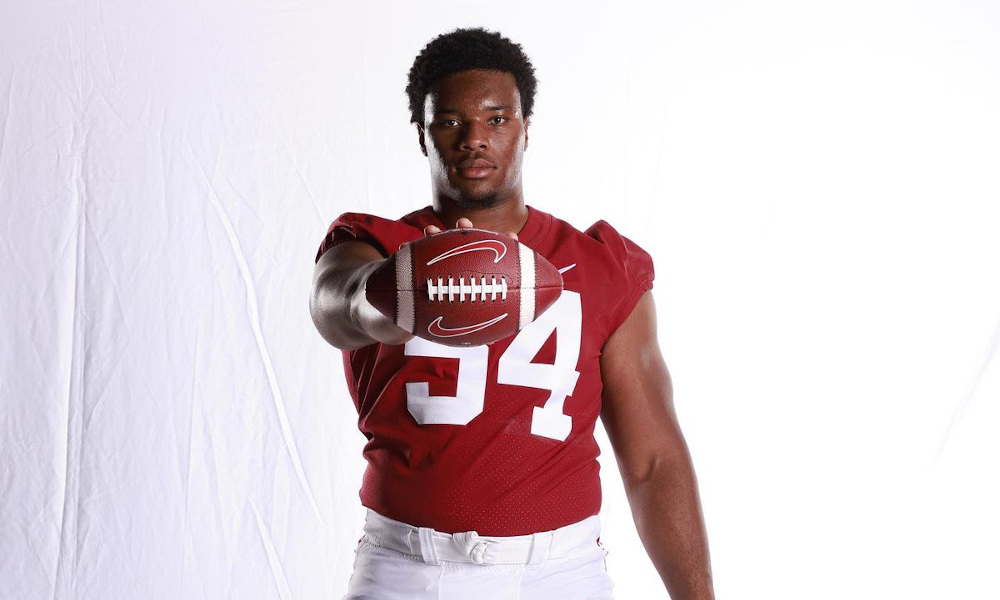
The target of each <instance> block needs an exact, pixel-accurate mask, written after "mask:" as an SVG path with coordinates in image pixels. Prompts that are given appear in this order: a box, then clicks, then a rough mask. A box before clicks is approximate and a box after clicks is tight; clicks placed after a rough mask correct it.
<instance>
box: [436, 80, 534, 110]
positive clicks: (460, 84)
mask: <svg viewBox="0 0 1000 600" xmlns="http://www.w3.org/2000/svg"><path fill="white" fill-rule="evenodd" d="M488 106H508V107H511V108H512V109H513V110H515V111H517V112H518V113H520V112H521V94H520V93H518V89H517V81H516V80H515V79H514V76H513V75H512V74H510V73H507V72H504V71H486V70H481V69H475V70H472V71H462V72H460V73H454V74H452V75H448V76H447V77H442V78H441V79H439V80H438V81H436V82H435V83H434V85H432V86H431V88H430V90H428V92H427V97H426V98H425V99H424V112H425V113H427V112H428V111H429V112H430V114H434V113H435V112H441V111H444V110H457V111H461V110H476V109H483V108H486V107H488Z"/></svg>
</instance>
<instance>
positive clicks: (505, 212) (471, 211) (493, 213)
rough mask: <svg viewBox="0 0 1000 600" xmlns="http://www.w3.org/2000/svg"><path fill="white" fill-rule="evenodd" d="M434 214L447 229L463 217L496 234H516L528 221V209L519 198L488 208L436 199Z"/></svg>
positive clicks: (502, 201)
mask: <svg viewBox="0 0 1000 600" xmlns="http://www.w3.org/2000/svg"><path fill="white" fill-rule="evenodd" d="M434 213H435V214H436V215H437V217H438V218H439V219H441V223H443V224H444V225H445V227H448V228H452V227H454V226H455V222H456V221H458V220H459V219H461V218H462V217H465V218H466V219H468V220H470V221H472V224H473V226H475V227H478V228H479V229H488V230H490V231H495V232H497V233H517V232H519V231H521V228H522V227H524V224H525V222H526V221H527V220H528V207H526V206H525V205H524V198H522V197H521V196H515V197H513V198H510V199H507V200H501V201H500V202H497V203H496V204H495V205H493V206H491V207H489V208H472V207H466V206H459V205H457V204H456V203H455V202H454V201H453V200H451V199H449V198H441V197H437V198H435V199H434Z"/></svg>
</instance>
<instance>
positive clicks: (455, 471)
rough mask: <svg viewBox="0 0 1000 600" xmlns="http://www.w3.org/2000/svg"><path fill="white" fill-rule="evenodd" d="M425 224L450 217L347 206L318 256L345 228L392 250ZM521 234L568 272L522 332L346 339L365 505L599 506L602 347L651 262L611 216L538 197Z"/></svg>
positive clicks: (446, 522)
mask: <svg viewBox="0 0 1000 600" xmlns="http://www.w3.org/2000/svg"><path fill="white" fill-rule="evenodd" d="M426 225H436V226H438V227H440V228H442V229H445V227H444V225H443V224H442V223H441V222H440V220H439V219H438V218H437V216H436V215H435V213H434V212H433V210H431V208H430V207H425V208H423V209H421V210H418V211H415V212H413V213H410V214H408V215H406V216H405V217H403V218H401V219H399V220H398V221H391V220H387V219H382V218H380V217H375V216H372V215H366V214H359V213H345V214H343V215H341V216H340V217H339V218H338V219H337V220H336V221H334V222H333V223H332V224H331V225H330V228H329V231H328V233H327V235H326V238H325V239H324V240H323V242H322V244H321V245H320V248H319V252H318V253H317V255H316V260H317V261H318V260H319V257H320V256H321V255H322V254H323V252H325V251H326V250H328V249H329V248H331V247H332V246H334V245H336V244H337V243H340V242H343V241H348V240H359V241H363V242H367V243H369V244H371V245H373V246H375V247H376V248H377V249H379V251H380V252H382V254H383V255H384V256H387V257H388V256H389V255H390V254H393V253H395V252H396V250H398V248H399V246H400V245H401V244H403V243H406V242H410V241H413V240H417V239H420V238H421V237H423V228H424V227H425V226H426ZM518 238H519V240H520V242H521V243H523V244H526V245H527V246H529V247H531V248H533V249H534V250H536V251H537V252H538V253H539V254H541V255H542V256H544V257H545V258H547V259H548V260H549V262H551V263H552V264H553V265H555V266H556V268H558V269H560V270H561V271H562V273H563V281H564V291H563V293H562V295H561V296H560V297H559V299H558V300H557V301H556V302H555V304H553V305H552V306H551V307H549V309H548V310H546V311H545V312H544V313H543V314H542V315H541V316H539V318H538V319H536V320H535V321H534V322H532V323H531V324H529V325H528V326H526V327H525V328H524V329H522V330H521V331H520V332H518V333H516V334H514V335H512V336H510V337H508V338H506V339H503V340H500V341H497V342H494V343H493V344H490V345H483V346H473V347H465V348H454V347H449V346H444V345H441V344H437V343H434V342H430V341H427V340H424V339H422V338H413V339H412V340H411V341H409V342H407V343H406V344H403V345H395V346H391V345H384V344H377V343H376V344H372V345H369V346H366V347H363V348H360V349H357V350H351V351H344V353H343V359H344V371H345V374H346V378H347V385H348V388H349V390H350V393H351V396H352V398H353V399H354V403H355V406H356V407H357V409H358V417H359V419H358V428H359V429H360V430H361V432H362V433H363V434H364V435H365V437H366V438H367V439H368V442H367V444H366V445H365V448H364V456H365V458H366V459H367V461H368V467H367V470H366V472H365V475H364V479H363V482H362V486H361V502H362V504H363V505H364V506H367V507H368V508H371V509H372V510H374V511H376V512H378V513H380V514H382V515H384V516H387V517H389V518H391V519H395V520H397V521H403V522H406V523H409V524H411V525H414V526H418V527H431V528H434V529H436V530H438V531H442V532H446V533H454V532H457V531H473V530H474V531H477V532H479V534H480V535H492V536H512V535H525V534H530V533H535V532H540V531H548V530H552V529H556V528H557V527H562V526H564V525H568V524H570V523H574V522H577V521H580V520H582V519H585V518H586V517H588V516H590V515H594V514H597V513H598V512H599V510H600V507H601V484H600V476H599V470H600V466H599V464H598V462H597V456H598V454H599V453H600V450H599V448H598V445H597V442H596V440H595V439H594V427H595V425H596V422H597V418H598V416H599V414H600V410H601V372H600V364H599V359H600V355H601V348H602V347H603V346H604V343H605V341H606V340H607V339H608V337H609V336H610V335H611V334H612V333H613V332H614V331H615V329H616V328H617V327H618V326H619V325H620V324H621V323H622V322H623V321H624V320H625V318H626V317H628V315H629V314H630V313H631V311H632V309H633V308H634V307H635V305H636V303H637V302H638V300H639V297H640V296H642V294H643V293H644V292H645V291H646V290H649V289H650V288H651V287H652V284H653V263H652V260H651V258H650V256H649V254H647V253H646V252H645V251H644V250H642V249H641V248H639V247H638V246H637V245H636V244H635V243H633V242H632V241H630V240H629V239H627V238H625V237H624V236H622V235H621V234H619V233H618V232H617V231H615V229H614V228H612V227H611V225H609V224H608V223H606V222H605V221H598V222H597V223H595V224H594V225H593V226H591V227H590V228H589V229H587V231H586V232H581V231H579V230H577V229H575V228H574V227H573V226H571V225H570V224H568V223H566V222H564V221H562V220H560V219H557V218H555V217H553V216H552V215H549V214H547V213H544V212H542V211H539V210H536V209H534V208H531V207H528V220H527V222H526V223H525V225H524V227H523V229H522V230H521V231H520V232H519V233H518Z"/></svg>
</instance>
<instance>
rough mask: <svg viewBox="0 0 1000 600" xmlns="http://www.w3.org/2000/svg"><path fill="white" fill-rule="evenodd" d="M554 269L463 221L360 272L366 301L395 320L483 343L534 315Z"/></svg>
mask: <svg viewBox="0 0 1000 600" xmlns="http://www.w3.org/2000/svg"><path fill="white" fill-rule="evenodd" d="M561 293H562V276H561V275H560V274H559V271H558V270H557V269H556V268H555V266H553V265H552V263H550V262H549V261H548V260H546V259H545V258H544V257H543V256H541V255H539V254H538V253H537V252H535V251H534V250H532V249H531V248H529V247H527V246H525V245H524V244H522V243H520V242H518V241H517V240H516V239H514V238H512V237H510V236H506V235H501V234H498V233H494V232H492V231H487V230H485V229H476V228H471V227H460V228H458V229H449V230H447V231H444V232H441V233H435V234H433V235H430V236H428V237H425V238H422V239H420V240H417V241H414V242H410V243H408V244H403V245H402V246H400V248H399V251H397V252H396V254H394V255H392V256H391V257H389V259H388V260H386V261H385V263H383V265H382V266H381V267H379V268H378V269H376V270H375V271H374V272H372V274H371V276H370V277H369V278H368V282H367V285H366V288H365V294H366V297H367V298H368V301H369V302H370V303H371V304H372V305H373V306H374V307H375V308H377V309H378V310H379V311H380V312H381V313H382V314H384V315H385V316H387V317H388V318H390V319H392V320H393V322H394V323H396V324H397V325H398V326H399V327H401V328H403V329H405V330H406V331H409V332H411V333H413V334H414V335H417V336H420V337H422V338H424V339H428V340H431V341H434V342H438V343H441V344H446V345H449V346H478V345H480V344H490V343H493V342H495V341H497V340H500V339H503V338H505V337H508V336H510V335H513V334H515V333H517V332H518V331H520V330H521V329H522V328H524V327H525V326H526V325H527V324H528V323H531V322H532V321H534V320H535V319H536V318H538V316H539V315H540V314H542V312H544V311H545V309H546V308H548V307H549V306H551V305H552V303H553V302H555V301H556V299H558V298H559V294H561Z"/></svg>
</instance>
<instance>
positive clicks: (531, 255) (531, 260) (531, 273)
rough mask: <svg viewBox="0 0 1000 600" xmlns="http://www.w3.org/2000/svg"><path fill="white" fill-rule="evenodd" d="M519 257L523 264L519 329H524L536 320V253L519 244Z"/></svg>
mask: <svg viewBox="0 0 1000 600" xmlns="http://www.w3.org/2000/svg"><path fill="white" fill-rule="evenodd" d="M517 257H518V259H519V260H520V262H521V291H522V293H521V294H520V296H521V297H520V302H521V314H520V320H519V321H518V324H517V329H518V331H520V330H521V329H524V328H525V327H526V326H527V325H528V323H531V322H532V321H534V320H535V251H534V250H532V249H531V248H529V247H527V246H525V245H522V244H518V245H517Z"/></svg>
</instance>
